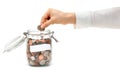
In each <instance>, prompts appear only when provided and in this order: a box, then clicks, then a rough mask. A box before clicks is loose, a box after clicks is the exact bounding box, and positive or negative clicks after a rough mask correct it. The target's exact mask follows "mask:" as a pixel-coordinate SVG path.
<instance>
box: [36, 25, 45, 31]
mask: <svg viewBox="0 0 120 71" xmlns="http://www.w3.org/2000/svg"><path fill="white" fill-rule="evenodd" d="M37 29H38V30H40V31H44V30H45V28H44V29H42V28H41V25H38V27H37Z"/></svg>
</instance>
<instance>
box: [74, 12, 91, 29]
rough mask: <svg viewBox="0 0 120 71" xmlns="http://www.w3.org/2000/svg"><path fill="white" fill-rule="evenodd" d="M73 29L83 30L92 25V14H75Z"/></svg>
mask: <svg viewBox="0 0 120 71" xmlns="http://www.w3.org/2000/svg"><path fill="white" fill-rule="evenodd" d="M75 15H76V24H75V28H76V29H77V28H85V27H89V26H91V24H92V12H76V13H75Z"/></svg>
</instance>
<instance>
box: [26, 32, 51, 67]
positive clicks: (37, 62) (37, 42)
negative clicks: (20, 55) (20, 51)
mask: <svg viewBox="0 0 120 71" xmlns="http://www.w3.org/2000/svg"><path fill="white" fill-rule="evenodd" d="M50 35H51V33H50V31H28V35H27V50H26V52H27V59H28V63H29V65H31V66H43V65H49V64H50V61H51V37H50Z"/></svg>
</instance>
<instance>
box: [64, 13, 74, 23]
mask: <svg viewBox="0 0 120 71" xmlns="http://www.w3.org/2000/svg"><path fill="white" fill-rule="evenodd" d="M66 17H67V18H68V19H67V20H66V21H67V23H70V24H75V23H76V16H75V13H67V16H66Z"/></svg>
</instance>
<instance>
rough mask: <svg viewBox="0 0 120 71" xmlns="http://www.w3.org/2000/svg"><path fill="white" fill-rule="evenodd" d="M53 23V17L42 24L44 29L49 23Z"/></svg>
mask: <svg viewBox="0 0 120 71" xmlns="http://www.w3.org/2000/svg"><path fill="white" fill-rule="evenodd" d="M51 24H53V21H52V19H49V20H47V21H46V22H44V23H43V24H42V25H41V28H42V29H44V28H46V27H48V26H49V25H51Z"/></svg>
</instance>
